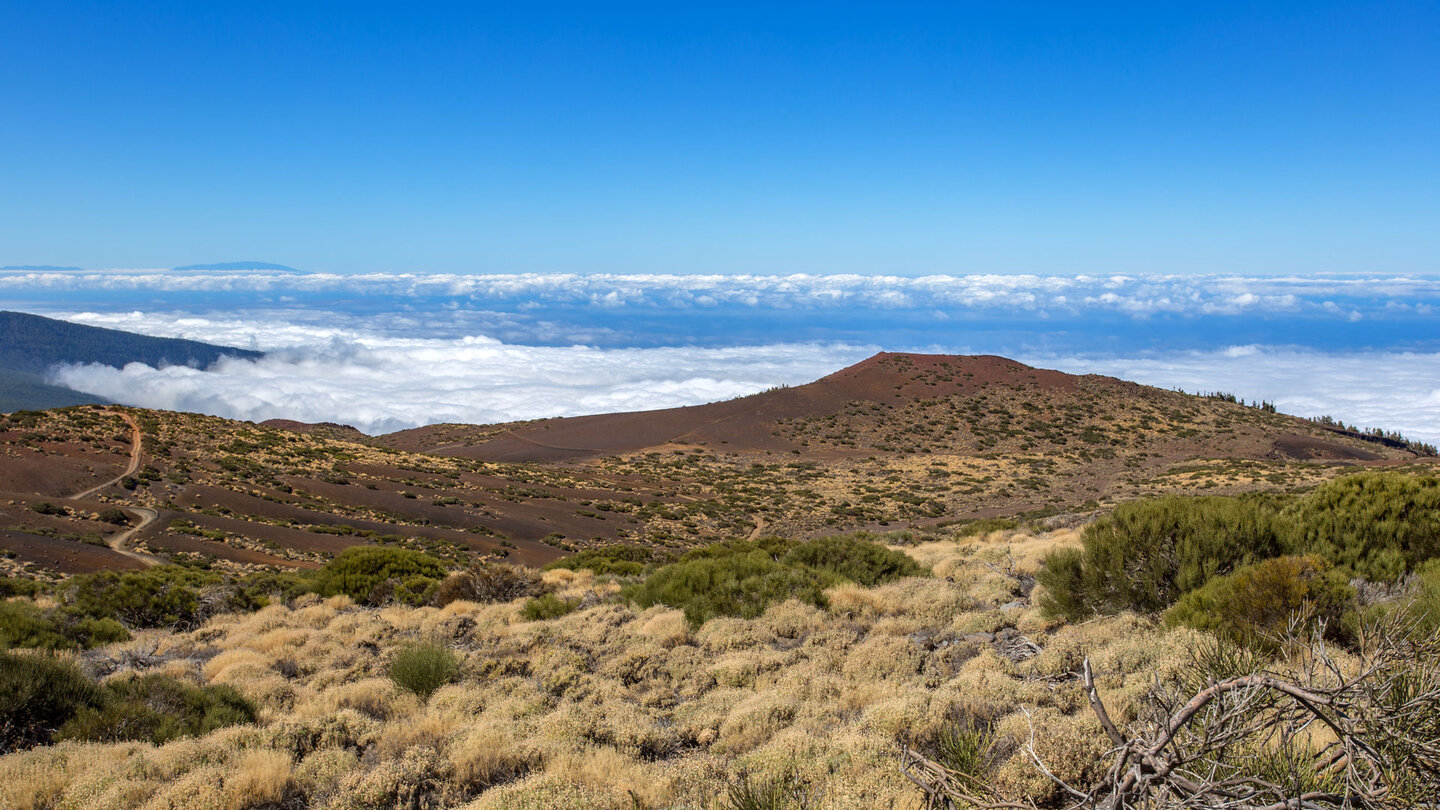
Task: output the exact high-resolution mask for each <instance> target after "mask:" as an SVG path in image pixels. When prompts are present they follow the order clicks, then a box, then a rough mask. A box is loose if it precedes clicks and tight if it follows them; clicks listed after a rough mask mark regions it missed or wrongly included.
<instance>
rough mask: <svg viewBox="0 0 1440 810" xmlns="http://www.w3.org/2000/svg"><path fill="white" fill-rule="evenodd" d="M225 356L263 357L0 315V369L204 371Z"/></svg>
mask: <svg viewBox="0 0 1440 810" xmlns="http://www.w3.org/2000/svg"><path fill="white" fill-rule="evenodd" d="M225 356H230V357H248V358H257V357H260V356H261V353H260V352H255V351H249V350H247V349H233V348H230V347H227V346H215V345H212V344H209V343H201V342H199V341H195V340H178V339H175V338H157V337H150V336H149V335H137V334H135V333H133V332H122V331H120V330H119V329H102V328H100V327H97V326H84V325H81V324H78V323H67V322H66V321H57V320H55V319H53V318H45V317H42V316H40V315H30V314H27V313H24V312H0V368H6V369H10V370H12V371H28V372H30V373H32V374H43V373H44V372H45V370H46V369H48V368H50V367H51V366H53V365H55V364H57V363H101V364H103V365H107V366H123V365H125V364H126V363H145V364H147V365H151V366H162V365H165V366H195V367H197V368H204V367H206V366H208V365H210V364H211V363H214V362H215V361H216V360H219V359H220V358H221V357H225Z"/></svg>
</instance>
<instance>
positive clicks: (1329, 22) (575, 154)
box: [0, 2, 1440, 275]
mask: <svg viewBox="0 0 1440 810" xmlns="http://www.w3.org/2000/svg"><path fill="white" fill-rule="evenodd" d="M782 5H783V8H782V7H780V6H782ZM1089 5H1090V4H1078V3H1064V4H1058V3H1057V4H1040V3H948V4H937V5H934V6H926V5H916V4H893V3H892V4H873V5H855V4H836V3H826V4H765V5H747V4H743V3H725V4H715V5H714V6H713V7H712V8H709V9H706V8H699V7H696V4H681V3H667V4H654V5H639V4H625V5H624V6H623V7H612V6H610V5H608V4H584V5H566V4H548V5H543V6H542V5H540V4H519V3H507V4H499V3H495V4H482V3H464V4H446V3H427V4H399V3H392V4H367V3H338V2H337V3H296V2H285V3H255V2H247V3H224V2H206V3H193V2H186V3H119V2H116V3H73V2H11V3H6V4H4V5H3V6H0V115H3V121H4V125H3V126H0V155H4V159H3V160H0V264H63V265H79V266H84V267H91V268H95V267H169V266H173V265H180V264H189V263H194V262H205V261H226V260H234V259H261V260H268V261H275V262H282V263H285V264H290V265H294V266H297V267H301V268H303V269H307V270H314V271H324V272H372V271H397V272H399V271H433V272H482V273H508V272H578V273H649V272H665V273H789V272H807V273H829V272H845V273H890V274H898V275H918V274H926V273H988V272H996V273H1039V274H1050V273H1059V274H1064V273H1108V272H1124V273H1146V272H1154V273H1189V272H1209V273H1246V274H1267V273H1322V272H1341V273H1412V274H1413V273H1431V272H1436V270H1437V268H1440V228H1437V227H1436V225H1435V223H1437V222H1440V150H1437V149H1436V144H1437V143H1440V6H1437V4H1435V3H1433V2H1366V3H1325V2H1308V3H1225V2H1216V3H1205V4H1184V5H1183V6H1182V4H1169V3H1144V4H1139V3H1137V4H1108V5H1105V6H1104V7H1102V8H1092V7H1088V6H1089Z"/></svg>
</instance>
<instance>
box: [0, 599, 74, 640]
mask: <svg viewBox="0 0 1440 810" xmlns="http://www.w3.org/2000/svg"><path fill="white" fill-rule="evenodd" d="M74 646H76V644H75V642H74V641H73V640H71V639H70V638H68V637H66V635H65V634H64V633H63V632H62V631H61V628H60V626H59V625H58V624H56V623H55V621H54V620H53V619H52V618H50V617H49V616H48V615H46V614H45V613H44V612H43V611H41V610H40V608H37V607H35V606H34V605H33V604H30V603H28V602H0V650H7V649H10V648H12V647H21V648H33V649H43V650H60V649H66V648H69V647H74Z"/></svg>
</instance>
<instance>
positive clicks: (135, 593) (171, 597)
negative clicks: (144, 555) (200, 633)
mask: <svg viewBox="0 0 1440 810" xmlns="http://www.w3.org/2000/svg"><path fill="white" fill-rule="evenodd" d="M224 580H225V578H224V577H223V576H221V575H220V574H218V573H216V572H213V571H205V570H201V569H197V568H190V567H184V566H178V565H160V566H156V567H154V568H147V569H145V570H144V571H127V572H124V573H121V572H116V571H104V572H101V573H97V574H81V575H79V576H74V577H71V578H70V579H68V580H66V581H65V584H64V585H63V587H60V588H58V589H57V594H58V595H59V597H60V599H61V601H62V602H63V603H64V604H65V606H66V608H67V611H68V612H70V613H72V614H75V615H78V616H85V617H90V618H95V619H114V620H116V621H119V622H120V623H121V624H123V625H125V626H126V627H173V628H177V629H185V628H190V627H194V626H196V625H198V624H200V623H201V622H203V621H205V619H207V618H209V617H210V616H211V615H214V614H216V613H220V612H223V611H225V610H229V609H231V608H232V607H234V605H233V604H232V602H231V600H230V599H228V598H225V595H224V594H216V593H215V590H216V589H217V588H219V586H221V585H223V583H224ZM207 595H208V596H216V597H218V598H202V597H203V596H207Z"/></svg>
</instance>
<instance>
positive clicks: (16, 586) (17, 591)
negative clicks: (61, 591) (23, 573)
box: [0, 577, 45, 599]
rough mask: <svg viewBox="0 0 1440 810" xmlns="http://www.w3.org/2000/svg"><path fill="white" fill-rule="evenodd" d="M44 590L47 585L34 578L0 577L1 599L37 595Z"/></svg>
mask: <svg viewBox="0 0 1440 810" xmlns="http://www.w3.org/2000/svg"><path fill="white" fill-rule="evenodd" d="M44 590H45V586H44V585H43V584H41V583H39V582H36V581H35V580H33V579H21V578H19V577H0V599H8V598H10V597H12V596H36V595H38V594H40V593H41V592H42V591H44Z"/></svg>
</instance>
